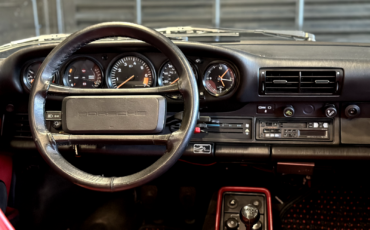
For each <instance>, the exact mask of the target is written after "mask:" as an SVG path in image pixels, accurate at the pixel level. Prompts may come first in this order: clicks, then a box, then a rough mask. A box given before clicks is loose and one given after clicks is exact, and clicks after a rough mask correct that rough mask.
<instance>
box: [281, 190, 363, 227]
mask: <svg viewBox="0 0 370 230" xmlns="http://www.w3.org/2000/svg"><path fill="white" fill-rule="evenodd" d="M280 218H281V228H282V229H326V230H341V229H343V230H344V229H346V230H347V229H357V230H361V229H363V230H365V229H369V230H370V192H369V190H368V189H364V188H357V189H347V188H338V187H333V188H330V189H312V190H310V191H309V192H308V193H306V194H305V195H303V196H301V197H299V198H297V199H295V200H293V201H292V202H291V203H290V204H288V205H287V206H285V207H284V209H283V210H282V211H281V215H280Z"/></svg>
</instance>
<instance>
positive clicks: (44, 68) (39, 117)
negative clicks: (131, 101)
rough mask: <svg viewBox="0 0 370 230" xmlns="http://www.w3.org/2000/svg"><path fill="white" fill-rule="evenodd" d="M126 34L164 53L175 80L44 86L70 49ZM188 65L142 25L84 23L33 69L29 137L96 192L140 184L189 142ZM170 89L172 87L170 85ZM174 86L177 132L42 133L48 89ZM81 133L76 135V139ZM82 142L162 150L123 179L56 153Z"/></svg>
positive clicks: (193, 108) (192, 103)
mask: <svg viewBox="0 0 370 230" xmlns="http://www.w3.org/2000/svg"><path fill="white" fill-rule="evenodd" d="M117 36H123V37H130V38H134V39H138V40H142V41H144V42H147V43H149V44H151V45H152V46H154V47H156V48H157V49H158V50H160V51H161V52H162V53H163V54H165V55H166V56H167V57H168V58H169V60H170V61H171V62H172V64H173V65H174V66H175V68H176V69H177V71H178V73H179V76H180V80H179V81H178V82H177V84H174V85H175V86H171V87H172V88H171V87H167V88H166V87H159V88H157V89H154V88H147V89H145V88H144V89H137V90H135V89H120V90H112V89H101V90H96V91H93V90H95V89H92V90H86V89H83V90H78V89H74V88H69V87H60V86H54V85H50V82H51V80H52V76H53V74H54V73H55V72H56V71H57V70H58V69H59V67H60V66H61V65H62V63H63V62H64V61H65V60H67V59H68V58H69V57H70V56H71V55H72V54H73V53H74V52H75V51H77V50H78V49H80V48H81V47H83V46H85V45H87V44H88V43H90V42H92V41H95V40H98V39H101V38H106V37H117ZM193 75H194V74H193V72H192V70H191V66H190V64H189V62H188V61H187V59H186V57H185V56H184V54H183V53H182V52H181V50H180V49H179V48H178V47H177V46H176V45H174V44H173V43H172V41H170V40H169V39H168V38H166V37H165V36H163V35H162V34H160V33H159V32H157V31H155V30H152V29H150V28H147V27H145V26H141V25H137V24H133V23H123V22H109V23H101V24H97V25H93V26H90V27H87V28H85V29H83V30H81V31H78V32H76V33H74V34H71V35H70V36H69V37H67V38H66V39H65V40H64V41H63V42H61V43H60V44H59V45H57V46H56V47H55V48H54V49H53V50H52V51H51V52H50V54H49V55H48V56H47V57H46V58H45V60H44V62H43V63H42V65H41V66H40V69H39V70H38V72H37V73H36V78H35V82H34V84H33V87H32V90H31V92H30V99H29V121H30V127H31V132H32V136H33V138H34V141H35V143H36V147H37V149H38V151H39V152H40V154H41V156H42V157H43V158H44V160H45V161H46V162H47V163H48V164H49V165H50V166H51V167H52V168H53V169H55V170H56V171H57V172H58V173H59V174H61V175H62V176H64V177H65V178H67V179H68V180H70V181H72V182H73V183H75V184H77V185H79V186H82V187H85V188H88V189H91V190H98V191H109V192H112V191H121V190H127V189H130V188H134V187H137V186H140V185H143V184H145V183H147V182H149V181H151V180H153V179H155V178H157V177H158V176H160V175H162V174H163V173H164V172H166V171H167V170H168V169H169V168H170V167H171V166H173V165H174V164H175V163H176V161H177V160H178V159H179V158H180V157H181V155H182V153H183V152H184V150H185V148H186V146H187V144H188V143H189V141H190V138H191V136H192V133H193V130H194V128H195V125H196V121H197V118H198V107H199V98H198V89H197V85H196V81H195V77H194V76H193ZM174 87H175V88H174ZM174 89H175V90H176V89H177V90H178V91H179V92H180V93H181V94H182V95H183V98H184V116H183V121H182V125H181V127H180V129H179V131H176V132H174V133H172V134H169V135H150V136H149V135H144V136H143V135H121V136H117V135H111V136H109V135H103V136H99V135H98V136H96V135H95V136H90V135H80V136H79V137H77V138H75V137H76V135H61V134H52V133H50V132H49V131H48V129H47V128H46V124H45V103H46V97H47V93H48V92H53V93H67V94H68V93H72V94H75V93H77V94H89V93H91V94H94V93H98V94H146V93H148V94H153V93H156V92H157V93H163V92H166V91H171V90H174ZM81 136H82V137H81ZM81 140H82V141H83V140H90V141H96V140H98V141H99V140H100V141H102V140H108V141H111V142H114V143H120V141H122V142H130V141H132V142H133V143H141V141H142V142H143V143H148V142H151V143H154V144H164V143H166V145H167V150H166V153H165V154H164V155H163V156H162V157H160V158H159V159H158V160H157V161H156V162H155V163H153V164H152V165H150V166H149V167H148V168H146V169H144V170H142V171H140V172H137V173H135V174H132V175H128V176H123V177H102V176H100V175H92V174H89V173H86V172H84V171H82V170H80V169H78V168H76V167H75V166H73V165H72V164H70V163H69V162H68V161H66V160H65V159H64V158H63V156H62V155H61V154H60V153H59V151H58V146H57V142H67V143H69V144H71V143H74V141H81Z"/></svg>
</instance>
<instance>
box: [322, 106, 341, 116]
mask: <svg viewBox="0 0 370 230" xmlns="http://www.w3.org/2000/svg"><path fill="white" fill-rule="evenodd" d="M337 113H338V111H337V108H335V105H327V106H326V107H325V115H326V116H327V117H328V118H333V117H335V116H336V115H337Z"/></svg>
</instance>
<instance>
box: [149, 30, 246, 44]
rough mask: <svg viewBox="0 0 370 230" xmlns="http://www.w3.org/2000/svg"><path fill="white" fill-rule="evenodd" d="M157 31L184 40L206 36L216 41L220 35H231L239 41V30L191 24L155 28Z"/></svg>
mask: <svg viewBox="0 0 370 230" xmlns="http://www.w3.org/2000/svg"><path fill="white" fill-rule="evenodd" d="M156 30H157V31H158V32H160V33H162V34H163V35H164V36H166V37H168V38H170V39H176V40H184V41H188V40H189V39H191V38H192V37H197V38H200V37H203V39H206V38H215V39H213V41H217V40H218V39H219V38H220V37H229V38H230V37H232V40H233V41H235V40H238V41H240V35H239V32H236V31H231V30H224V29H215V28H207V27H193V26H178V27H166V28H159V29H156Z"/></svg>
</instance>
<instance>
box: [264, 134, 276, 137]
mask: <svg viewBox="0 0 370 230" xmlns="http://www.w3.org/2000/svg"><path fill="white" fill-rule="evenodd" d="M272 135H274V134H272ZM265 137H270V134H269V133H266V134H265Z"/></svg>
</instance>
